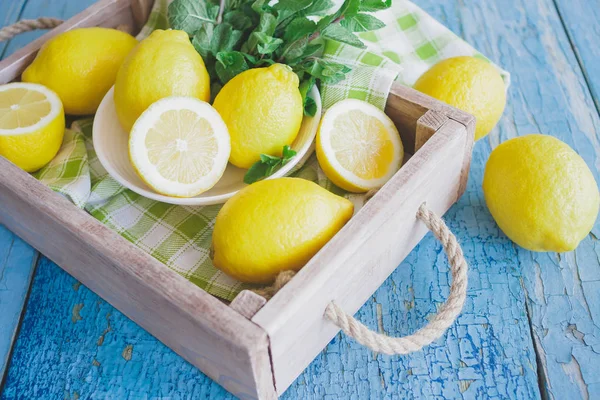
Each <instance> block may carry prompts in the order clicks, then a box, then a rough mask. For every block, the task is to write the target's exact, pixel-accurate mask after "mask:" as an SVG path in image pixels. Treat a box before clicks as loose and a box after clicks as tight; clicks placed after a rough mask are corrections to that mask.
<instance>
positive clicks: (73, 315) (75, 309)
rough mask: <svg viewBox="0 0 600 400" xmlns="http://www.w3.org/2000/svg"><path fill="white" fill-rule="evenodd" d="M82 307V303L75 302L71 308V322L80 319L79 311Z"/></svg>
mask: <svg viewBox="0 0 600 400" xmlns="http://www.w3.org/2000/svg"><path fill="white" fill-rule="evenodd" d="M82 308H83V303H77V304H75V305H74V306H73V309H72V310H71V322H73V323H76V322H77V321H81V319H82V318H81V315H80V314H79V312H80V311H81V309H82Z"/></svg>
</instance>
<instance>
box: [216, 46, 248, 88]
mask: <svg viewBox="0 0 600 400" xmlns="http://www.w3.org/2000/svg"><path fill="white" fill-rule="evenodd" d="M216 58H217V63H216V65H215V70H216V72H217V75H218V77H219V79H220V80H221V82H223V84H225V83H227V82H229V80H231V79H232V78H233V77H234V76H236V75H238V74H240V73H242V72H244V71H246V70H247V69H248V64H247V63H246V58H245V57H244V55H243V54H242V53H240V52H239V51H229V52H224V51H221V52H219V53H217V56H216Z"/></svg>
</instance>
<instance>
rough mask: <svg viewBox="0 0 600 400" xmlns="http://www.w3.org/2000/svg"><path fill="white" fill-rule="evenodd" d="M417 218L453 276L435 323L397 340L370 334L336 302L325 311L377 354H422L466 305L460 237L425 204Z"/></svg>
mask: <svg viewBox="0 0 600 400" xmlns="http://www.w3.org/2000/svg"><path fill="white" fill-rule="evenodd" d="M417 218H418V219H420V220H421V221H423V222H424V223H425V225H427V227H428V228H429V229H430V230H431V231H432V232H433V234H434V235H435V237H436V238H437V239H438V240H439V241H440V242H441V243H442V246H443V247H444V250H445V251H446V254H447V256H448V260H449V263H450V267H451V272H452V284H451V286H450V295H449V296H448V299H447V300H446V302H445V303H444V304H443V305H442V307H440V309H439V311H438V313H437V314H435V315H434V317H433V319H431V321H430V322H429V323H428V324H427V325H425V326H424V327H423V328H421V329H419V330H418V331H416V332H415V333H413V334H412V335H410V336H404V337H398V338H394V337H390V336H387V335H382V334H380V333H376V332H373V331H371V330H369V328H367V327H366V326H365V325H363V324H361V323H360V322H359V321H357V320H356V319H355V318H354V317H352V316H351V315H348V314H346V313H345V312H344V310H342V309H341V308H340V306H338V305H337V304H335V302H333V301H332V302H331V303H329V305H328V306H327V309H326V310H325V317H326V318H327V319H329V320H330V321H331V322H333V323H334V324H335V325H337V326H338V327H339V328H340V329H342V330H343V331H344V333H346V335H348V336H350V337H353V338H354V339H355V340H356V341H357V342H359V343H360V344H362V345H364V346H366V347H368V348H369V349H371V350H373V351H374V352H377V353H385V354H408V353H412V352H414V351H418V350H421V349H422V348H423V347H425V346H427V345H429V344H430V343H432V342H433V341H435V340H437V339H439V338H440V337H441V336H442V335H443V334H444V332H446V330H447V329H448V328H449V327H450V326H451V325H452V324H453V323H454V321H455V320H456V318H457V317H458V315H459V314H460V311H461V310H462V307H463V305H464V303H465V298H466V296H467V269H468V266H467V262H466V261H465V258H464V256H463V252H462V249H461V248H460V245H459V244H458V241H457V240H456V237H455V236H454V235H453V234H452V232H451V231H450V229H449V228H448V227H447V226H446V224H445V223H444V221H443V220H442V219H441V218H440V217H438V216H437V215H435V214H434V213H433V212H432V211H430V210H428V209H427V208H426V206H425V204H421V207H419V211H418V212H417Z"/></svg>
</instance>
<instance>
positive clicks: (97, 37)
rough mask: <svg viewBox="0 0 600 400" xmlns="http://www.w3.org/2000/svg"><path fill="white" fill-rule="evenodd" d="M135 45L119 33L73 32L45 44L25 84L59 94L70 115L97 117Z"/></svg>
mask: <svg viewBox="0 0 600 400" xmlns="http://www.w3.org/2000/svg"><path fill="white" fill-rule="evenodd" d="M135 45H137V40H135V38H134V37H133V36H131V35H130V34H128V33H125V32H121V31H118V30H116V29H108V28H80V29H73V30H72V31H68V32H65V33H61V34H60V35H58V36H56V37H54V38H53V39H51V40H49V41H48V42H47V43H46V44H44V45H43V46H42V48H41V49H40V51H39V52H38V54H37V56H36V57H35V60H33V62H32V63H31V64H30V65H29V67H27V69H26V70H25V71H24V72H23V76H22V80H23V82H31V83H40V84H42V85H44V86H47V87H48V88H50V89H51V90H52V91H54V92H55V93H56V94H58V97H59V98H60V100H61V101H62V103H63V106H64V108H65V112H66V113H67V114H73V115H85V114H93V113H95V112H96V110H97V109H98V106H99V105H100V102H101V101H102V98H104V95H105V94H106V92H108V90H109V89H110V88H111V86H112V85H114V83H115V79H116V77H117V71H118V70H119V67H120V66H121V64H122V63H123V60H124V59H125V57H126V56H127V54H128V53H129V52H130V51H131V49H133V48H134V47H135Z"/></svg>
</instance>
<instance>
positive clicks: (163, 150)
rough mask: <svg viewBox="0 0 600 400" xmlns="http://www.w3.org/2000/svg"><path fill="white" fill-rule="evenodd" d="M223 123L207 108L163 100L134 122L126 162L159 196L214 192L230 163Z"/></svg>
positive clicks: (201, 104) (175, 99) (182, 99)
mask: <svg viewBox="0 0 600 400" xmlns="http://www.w3.org/2000/svg"><path fill="white" fill-rule="evenodd" d="M229 153H230V143H229V134H228V133H227V127H226V126H225V123H224V122H223V120H222V119H221V117H220V116H219V114H218V113H217V112H216V111H215V109H214V108H213V107H212V106H211V105H210V104H208V103H205V102H203V101H200V100H198V99H196V98H193V97H167V98H164V99H161V100H159V101H157V102H156V103H154V104H152V105H151V106H150V107H149V108H148V109H147V110H146V111H145V112H144V113H143V114H142V115H141V116H140V118H139V119H138V120H137V121H136V122H135V124H134V125H133V128H132V130H131V134H130V136H129V157H130V159H131V163H132V165H133V167H134V168H135V170H136V172H137V173H138V175H139V176H140V178H141V179H142V180H143V181H144V182H146V184H148V186H150V187H152V188H153V189H154V190H155V191H157V192H158V193H161V194H164V195H167V196H174V197H192V196H196V195H198V194H200V193H202V192H205V191H207V190H208V189H210V188H211V187H213V186H214V185H215V184H216V183H217V181H218V180H219V179H220V178H221V176H222V175H223V172H224V171H225V167H226V166H227V160H228V159H229Z"/></svg>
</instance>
